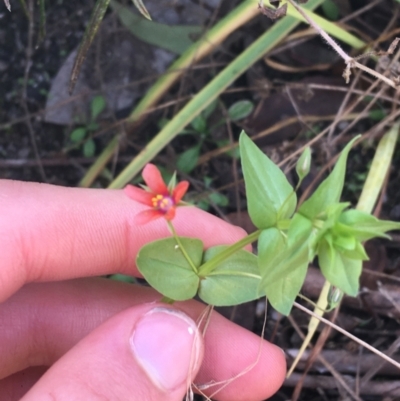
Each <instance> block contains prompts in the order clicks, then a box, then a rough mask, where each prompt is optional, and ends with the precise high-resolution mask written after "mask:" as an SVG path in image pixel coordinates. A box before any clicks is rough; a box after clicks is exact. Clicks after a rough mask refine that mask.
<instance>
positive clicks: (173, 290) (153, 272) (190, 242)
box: [136, 237, 203, 301]
mask: <svg viewBox="0 0 400 401" xmlns="http://www.w3.org/2000/svg"><path fill="white" fill-rule="evenodd" d="M180 240H181V242H182V245H183V247H184V248H185V250H186V252H187V253H188V255H189V256H190V258H191V260H192V261H193V263H194V265H195V266H196V267H198V266H200V264H201V260H202V257H203V243H202V242H201V241H200V240H198V239H193V238H185V237H180ZM136 265H137V267H138V269H139V271H140V273H142V275H143V277H144V278H145V279H146V280H147V282H148V283H149V284H150V285H151V286H152V287H153V288H154V289H156V290H157V291H158V292H160V293H161V294H162V295H164V296H166V297H169V298H171V299H174V300H176V301H184V300H186V299H191V298H193V297H194V296H195V295H196V293H197V289H198V286H199V281H200V279H199V277H198V276H197V275H196V273H195V272H194V271H193V269H192V267H191V266H190V264H189V262H188V261H187V260H186V259H185V256H184V255H183V253H182V252H181V250H180V248H179V246H178V245H177V243H176V240H175V239H174V238H165V239H161V240H158V241H154V242H151V243H149V244H147V245H145V246H143V247H142V248H141V249H140V251H139V253H138V255H137V258H136Z"/></svg>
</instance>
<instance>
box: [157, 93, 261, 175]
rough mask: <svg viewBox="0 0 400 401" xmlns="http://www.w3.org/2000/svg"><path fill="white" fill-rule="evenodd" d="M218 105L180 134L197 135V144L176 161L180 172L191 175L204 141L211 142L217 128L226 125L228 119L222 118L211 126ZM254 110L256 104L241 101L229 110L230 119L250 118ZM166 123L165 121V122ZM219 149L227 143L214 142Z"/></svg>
mask: <svg viewBox="0 0 400 401" xmlns="http://www.w3.org/2000/svg"><path fill="white" fill-rule="evenodd" d="M217 105H218V101H217V100H215V101H214V102H212V103H211V104H210V105H209V106H208V107H206V108H205V109H204V110H203V112H202V113H200V114H199V115H198V116H197V117H196V118H194V119H193V121H192V122H191V123H190V125H189V127H188V128H186V129H184V130H183V131H182V132H181V133H180V134H181V135H188V134H192V135H195V136H196V138H197V143H196V144H195V145H193V146H191V147H190V148H189V149H186V150H185V151H184V152H182V153H181V154H180V155H179V156H178V159H177V161H176V167H177V169H178V171H180V172H183V173H186V174H188V173H190V172H192V171H193V169H194V168H195V167H196V165H197V162H198V160H199V157H200V151H201V148H202V146H203V143H204V141H206V140H209V141H210V140H211V141H213V140H212V139H211V138H210V133H211V131H212V130H214V129H215V128H218V127H220V126H221V125H224V124H226V119H225V118H221V119H220V120H219V121H218V122H216V123H215V124H213V125H211V124H210V122H209V119H210V116H211V115H212V114H213V113H214V111H215V110H216V108H217ZM253 109H254V104H253V103H252V102H251V101H249V100H241V101H238V102H236V103H234V104H232V105H231V106H230V107H229V109H228V111H227V112H228V118H229V120H230V121H232V122H238V121H240V120H243V119H244V118H246V117H248V116H249V115H250V114H251V113H252V112H253ZM164 122H165V121H164ZM213 142H214V143H215V144H216V145H217V146H218V147H222V146H224V145H226V141H215V140H214V141H213ZM231 155H232V157H235V156H236V155H235V153H234V152H231Z"/></svg>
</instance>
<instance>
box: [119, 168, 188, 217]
mask: <svg viewBox="0 0 400 401" xmlns="http://www.w3.org/2000/svg"><path fill="white" fill-rule="evenodd" d="M142 177H143V179H144V182H145V183H146V187H145V189H141V188H138V187H135V186H133V185H127V186H126V187H125V189H124V192H125V194H126V195H128V196H129V197H130V198H131V199H133V200H135V201H137V202H140V203H142V204H144V205H147V206H149V207H150V208H151V209H150V210H144V211H142V212H140V213H138V214H137V215H136V216H135V219H134V222H135V223H136V224H146V223H148V222H150V221H152V220H155V219H158V218H159V217H164V218H165V219H166V220H172V219H173V218H174V217H175V212H176V208H177V206H179V203H180V201H181V199H182V198H183V196H184V195H185V193H186V191H187V190H188V187H189V182H188V181H182V182H180V183H179V184H177V185H176V186H175V187H173V188H169V187H167V185H166V184H165V182H164V180H163V179H162V176H161V173H160V171H159V170H158V168H157V167H156V166H155V165H154V164H151V163H149V164H147V165H146V166H145V168H144V169H143V172H142Z"/></svg>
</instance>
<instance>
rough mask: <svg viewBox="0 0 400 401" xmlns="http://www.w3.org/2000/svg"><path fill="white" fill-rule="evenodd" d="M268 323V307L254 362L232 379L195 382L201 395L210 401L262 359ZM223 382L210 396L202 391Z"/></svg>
mask: <svg viewBox="0 0 400 401" xmlns="http://www.w3.org/2000/svg"><path fill="white" fill-rule="evenodd" d="M265 305H267V303H266V304H265ZM266 324H267V308H265V310H264V322H263V326H262V330H261V335H260V343H259V346H258V351H257V357H256V360H255V361H254V362H253V363H252V364H250V365H249V366H247V367H246V368H245V369H243V370H242V371H241V372H240V373H238V374H237V375H235V376H234V377H231V378H230V379H227V380H223V381H220V382H211V383H206V384H201V385H200V384H194V383H193V384H192V385H193V387H194V388H195V389H196V390H197V391H198V392H199V393H200V394H201V395H203V396H204V397H206V399H207V400H208V401H210V400H211V398H213V397H214V396H215V395H216V394H218V393H219V392H220V391H221V390H223V389H224V388H225V387H227V386H228V385H229V384H231V383H232V382H233V381H235V380H236V379H238V378H239V377H242V376H244V375H245V374H246V373H248V372H250V371H251V370H252V369H253V368H254V367H255V366H256V365H257V363H258V361H259V360H260V356H261V348H262V344H263V341H264V334H265V327H266ZM221 384H222V386H221V387H220V388H219V389H218V390H216V391H214V392H213V393H212V394H211V395H210V396H209V397H208V396H206V395H205V394H204V393H203V391H202V390H207V389H208V388H210V387H214V386H218V385H221Z"/></svg>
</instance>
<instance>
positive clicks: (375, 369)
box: [360, 337, 400, 388]
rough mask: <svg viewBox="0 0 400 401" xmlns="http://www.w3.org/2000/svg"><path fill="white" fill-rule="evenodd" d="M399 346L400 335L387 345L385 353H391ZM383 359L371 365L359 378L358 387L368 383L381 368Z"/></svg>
mask: <svg viewBox="0 0 400 401" xmlns="http://www.w3.org/2000/svg"><path fill="white" fill-rule="evenodd" d="M399 347H400V337H398V338H397V340H396V341H395V342H394V343H393V344H392V345H391V346H390V347H389V349H388V350H387V351H386V354H387V355H388V356H389V355H393V354H394V353H395V352H396V351H397V349H398V348H399ZM384 363H385V361H382V360H381V361H380V362H379V363H377V364H376V365H375V366H372V367H371V368H370V369H369V370H368V371H367V372H366V373H365V374H364V376H363V377H362V378H361V382H360V388H361V387H362V386H363V385H365V384H366V383H368V382H369V381H370V380H371V379H372V377H373V376H374V375H375V374H376V373H377V372H378V371H379V370H380V369H381V367H382V366H383V365H384Z"/></svg>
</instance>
